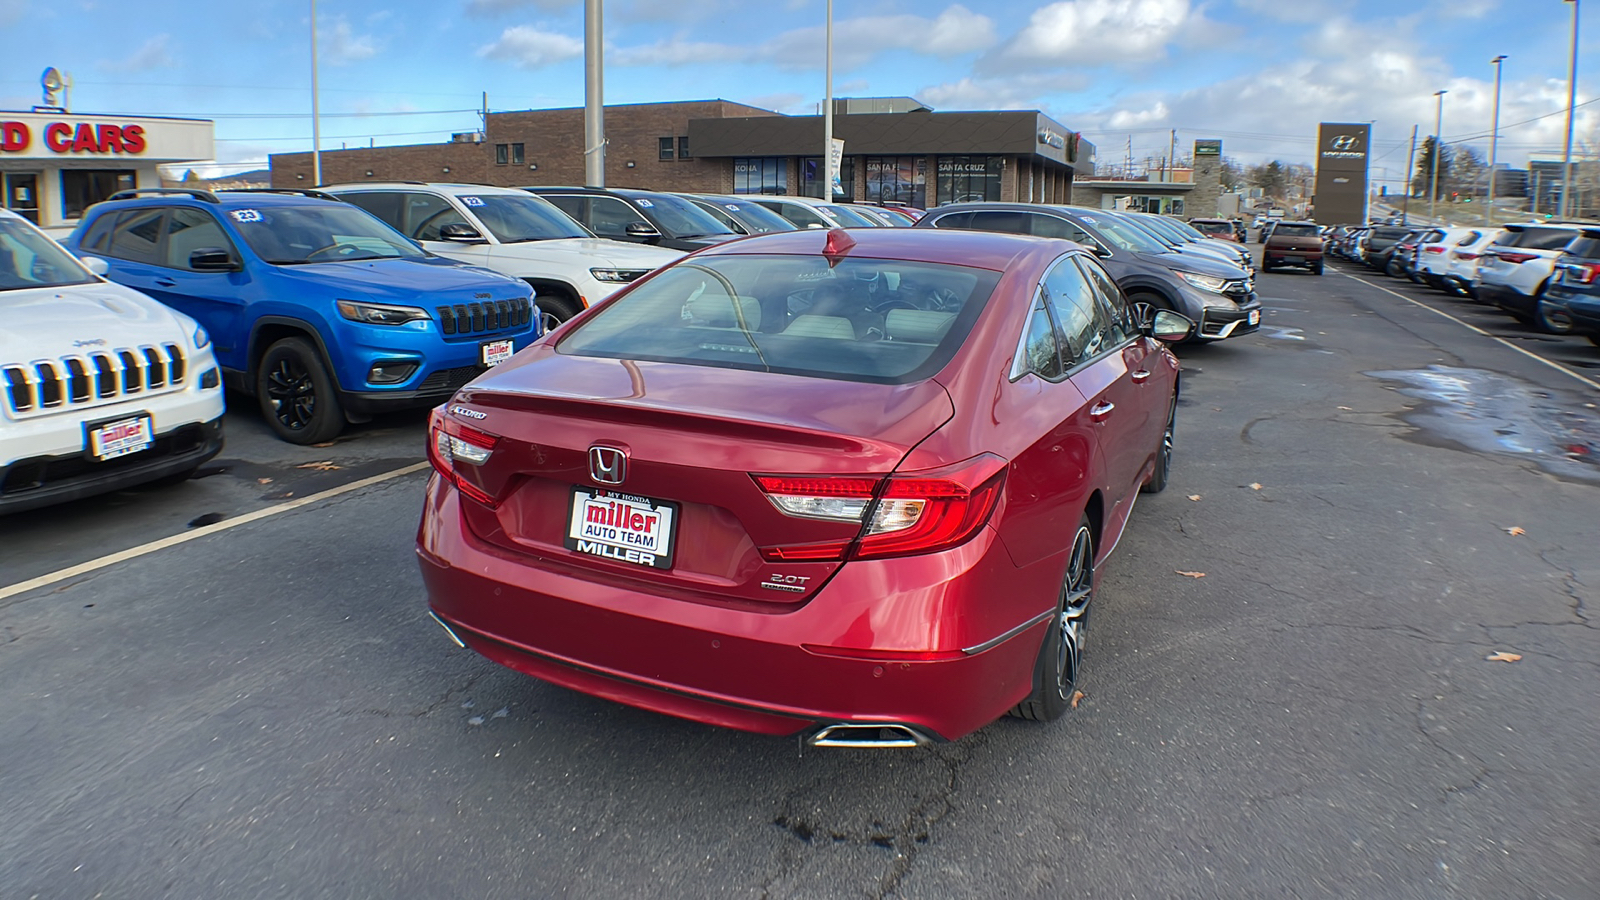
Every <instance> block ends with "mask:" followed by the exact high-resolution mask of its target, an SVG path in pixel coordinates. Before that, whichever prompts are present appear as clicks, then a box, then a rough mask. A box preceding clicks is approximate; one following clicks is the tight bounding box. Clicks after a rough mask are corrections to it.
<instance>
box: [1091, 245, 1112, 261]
mask: <svg viewBox="0 0 1600 900" xmlns="http://www.w3.org/2000/svg"><path fill="white" fill-rule="evenodd" d="M1089 252H1090V253H1093V254H1094V255H1095V256H1098V257H1100V258H1101V259H1110V258H1111V251H1110V250H1107V249H1106V248H1104V247H1102V246H1100V245H1099V244H1091V245H1089Z"/></svg>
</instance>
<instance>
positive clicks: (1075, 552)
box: [1056, 526, 1094, 702]
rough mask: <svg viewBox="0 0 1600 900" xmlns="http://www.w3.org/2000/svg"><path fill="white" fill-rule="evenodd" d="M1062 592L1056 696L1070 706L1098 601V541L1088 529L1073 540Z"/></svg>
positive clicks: (1081, 527) (1081, 531) (1057, 651)
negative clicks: (1091, 613) (1091, 615)
mask: <svg viewBox="0 0 1600 900" xmlns="http://www.w3.org/2000/svg"><path fill="white" fill-rule="evenodd" d="M1061 590H1062V594H1063V596H1062V602H1061V612H1060V617H1059V619H1058V621H1057V623H1056V625H1057V627H1058V628H1059V629H1060V630H1061V641H1060V644H1059V646H1058V647H1057V648H1056V693H1057V694H1059V695H1060V697H1061V699H1063V700H1066V701H1069V702H1070V701H1071V700H1072V693H1073V691H1075V690H1076V689H1077V685H1078V672H1079V670H1080V668H1081V666H1082V664H1083V649H1084V640H1085V638H1086V637H1087V631H1088V627H1089V601H1090V600H1091V599H1092V598H1093V597H1094V539H1093V537H1092V536H1091V535H1090V534H1089V528H1088V526H1079V527H1078V533H1077V534H1076V535H1074V536H1073V539H1072V553H1071V555H1070V556H1069V557H1068V562H1067V577H1066V581H1065V582H1064V583H1063V584H1062V587H1061Z"/></svg>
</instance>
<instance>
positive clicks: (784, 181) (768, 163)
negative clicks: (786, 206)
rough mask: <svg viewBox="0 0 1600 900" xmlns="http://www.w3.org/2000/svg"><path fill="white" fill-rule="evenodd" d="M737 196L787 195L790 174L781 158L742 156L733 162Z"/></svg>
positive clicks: (734, 189)
mask: <svg viewBox="0 0 1600 900" xmlns="http://www.w3.org/2000/svg"><path fill="white" fill-rule="evenodd" d="M733 192H734V193H735V194H787V193H789V173H788V170H787V169H786V167H785V166H784V164H783V157H781V156H742V157H737V158H735V159H734V161H733Z"/></svg>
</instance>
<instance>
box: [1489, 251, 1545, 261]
mask: <svg viewBox="0 0 1600 900" xmlns="http://www.w3.org/2000/svg"><path fill="white" fill-rule="evenodd" d="M1486 255H1492V256H1494V257H1495V258H1497V259H1502V260H1505V261H1506V262H1508V263H1518V264H1521V263H1525V262H1527V261H1528V260H1530V259H1538V258H1539V255H1538V254H1537V253H1513V252H1511V251H1510V250H1496V251H1495V252H1494V253H1493V254H1486Z"/></svg>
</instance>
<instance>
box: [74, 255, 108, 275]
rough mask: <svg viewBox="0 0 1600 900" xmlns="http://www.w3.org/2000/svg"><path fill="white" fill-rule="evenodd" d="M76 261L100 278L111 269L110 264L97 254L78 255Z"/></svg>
mask: <svg viewBox="0 0 1600 900" xmlns="http://www.w3.org/2000/svg"><path fill="white" fill-rule="evenodd" d="M78 262H81V263H83V267H84V268H85V269H88V270H89V271H90V272H93V273H94V274H96V275H99V276H100V277H102V278H104V277H105V276H106V273H107V272H110V271H111V266H110V265H109V264H108V263H106V261H105V260H103V259H101V258H100V257H98V256H80V257H78Z"/></svg>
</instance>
